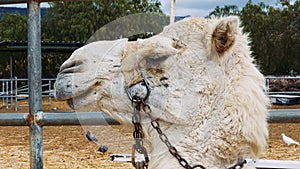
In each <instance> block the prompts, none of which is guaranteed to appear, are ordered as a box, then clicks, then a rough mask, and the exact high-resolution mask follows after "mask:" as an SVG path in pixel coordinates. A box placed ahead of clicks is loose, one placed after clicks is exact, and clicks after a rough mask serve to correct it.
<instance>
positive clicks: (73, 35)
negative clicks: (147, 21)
mask: <svg viewBox="0 0 300 169" xmlns="http://www.w3.org/2000/svg"><path fill="white" fill-rule="evenodd" d="M160 5H161V4H160V2H159V1H158V0H89V1H84V2H53V3H50V9H49V10H48V12H47V14H46V18H47V19H46V20H45V22H44V23H43V27H44V31H43V39H45V40H59V41H86V40H88V38H89V37H90V36H92V35H93V34H94V33H95V32H96V31H97V30H98V29H99V28H101V27H102V26H104V25H105V24H107V23H109V22H111V21H114V20H116V19H117V18H120V17H123V16H126V15H130V14H136V13H145V12H156V13H162V11H161V9H160ZM132 26H134V25H132Z"/></svg>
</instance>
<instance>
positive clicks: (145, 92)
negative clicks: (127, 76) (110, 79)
mask: <svg viewBox="0 0 300 169" xmlns="http://www.w3.org/2000/svg"><path fill="white" fill-rule="evenodd" d="M141 87H142V88H141ZM125 91H126V93H127V96H128V97H129V99H130V100H131V101H132V102H134V103H141V102H142V101H144V100H146V99H147V98H148V97H149V95H150V87H149V84H148V83H147V82H146V81H145V80H144V79H143V80H142V81H141V82H139V83H136V84H133V85H131V86H130V87H125Z"/></svg>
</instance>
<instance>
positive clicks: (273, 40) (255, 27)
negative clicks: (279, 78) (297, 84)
mask: <svg viewBox="0 0 300 169" xmlns="http://www.w3.org/2000/svg"><path fill="white" fill-rule="evenodd" d="M235 10H236V8H235V7H233V6H225V7H224V8H220V7H216V8H215V10H214V11H213V12H211V13H210V15H209V16H208V17H212V16H214V17H220V16H226V15H231V14H238V15H239V16H240V18H241V21H242V26H243V27H244V31H245V32H248V33H250V38H251V40H252V42H251V48H252V51H253V56H254V57H255V58H256V60H257V63H258V65H260V68H261V70H262V71H263V73H264V74H288V72H289V71H290V70H294V71H297V72H298V73H300V56H299V49H300V16H299V15H300V1H295V3H294V4H291V3H290V1H288V0H281V1H280V6H276V7H273V6H269V5H266V4H264V3H263V2H261V3H259V4H252V2H251V0H249V1H248V3H247V4H246V5H245V6H244V7H243V9H242V10H241V11H238V12H237V11H235ZM232 11H234V12H232Z"/></svg>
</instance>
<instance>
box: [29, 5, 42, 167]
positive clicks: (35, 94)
mask: <svg viewBox="0 0 300 169" xmlns="http://www.w3.org/2000/svg"><path fill="white" fill-rule="evenodd" d="M27 8H28V80H29V81H28V83H29V116H28V121H30V122H29V123H30V126H29V133H30V168H31V169H42V168H43V151H42V150H43V130H42V127H41V126H39V124H38V123H37V122H36V118H37V117H38V116H39V115H40V112H41V111H42V87H41V86H42V85H41V83H42V80H41V75H42V73H41V70H42V68H41V67H42V66H41V14H40V1H39V0H29V1H28V3H27Z"/></svg>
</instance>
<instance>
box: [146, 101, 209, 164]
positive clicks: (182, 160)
mask: <svg viewBox="0 0 300 169" xmlns="http://www.w3.org/2000/svg"><path fill="white" fill-rule="evenodd" d="M142 108H143V111H144V112H145V113H146V114H147V116H148V117H149V118H150V119H151V125H152V127H153V128H154V129H155V130H156V132H157V133H158V135H159V138H160V140H161V141H162V142H163V143H165V145H166V146H167V147H168V149H169V152H170V153H171V155H172V156H174V157H175V158H176V159H177V160H178V162H179V164H180V165H181V166H182V167H183V168H186V169H195V168H201V169H205V167H203V166H202V165H195V166H191V165H190V164H189V163H188V162H187V161H186V159H185V158H183V157H182V156H181V155H180V154H179V153H178V151H177V149H176V148H175V147H174V146H173V145H172V144H171V142H170V141H169V138H168V137H167V135H166V134H165V133H164V132H163V131H162V130H161V129H160V124H159V122H158V120H156V119H154V118H153V117H152V115H151V113H152V111H151V108H150V106H149V104H146V103H144V102H142Z"/></svg>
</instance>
